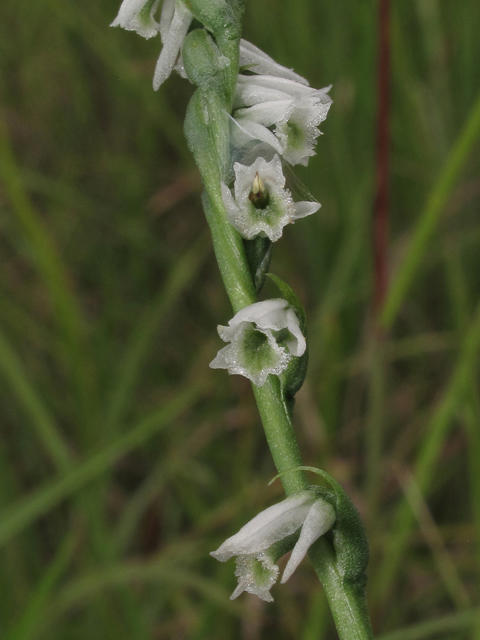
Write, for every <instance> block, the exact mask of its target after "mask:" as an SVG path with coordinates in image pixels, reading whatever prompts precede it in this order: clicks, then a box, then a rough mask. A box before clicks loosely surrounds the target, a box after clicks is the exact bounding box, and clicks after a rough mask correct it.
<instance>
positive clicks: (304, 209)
mask: <svg viewBox="0 0 480 640" xmlns="http://www.w3.org/2000/svg"><path fill="white" fill-rule="evenodd" d="M321 206H322V205H321V204H320V203H319V202H296V203H295V220H299V219H300V218H306V217H307V216H311V215H312V213H315V212H316V211H318V210H319V209H320V207H321Z"/></svg>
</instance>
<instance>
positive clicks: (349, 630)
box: [308, 536, 373, 640]
mask: <svg viewBox="0 0 480 640" xmlns="http://www.w3.org/2000/svg"><path fill="white" fill-rule="evenodd" d="M308 555H309V556H310V560H311V561H312V564H313V566H314V569H315V572H316V574H317V576H318V578H319V580H320V582H321V583H322V586H323V588H324V590H325V594H326V596H327V600H328V604H329V606H330V610H331V612H332V615H333V619H334V621H335V626H336V628H337V632H338V636H339V638H340V640H373V631H372V625H371V623H370V617H369V615H368V609H367V602H366V599H365V594H364V593H363V591H361V590H360V589H358V588H357V587H355V586H354V585H351V584H349V583H348V582H346V581H345V580H343V579H342V577H341V576H340V575H339V573H338V571H337V568H336V562H335V555H334V553H333V549H332V547H331V546H330V543H329V542H328V540H327V539H326V538H325V537H323V536H322V537H321V538H320V539H319V540H317V542H316V543H315V544H314V545H313V546H312V547H311V549H310V551H309V553H308Z"/></svg>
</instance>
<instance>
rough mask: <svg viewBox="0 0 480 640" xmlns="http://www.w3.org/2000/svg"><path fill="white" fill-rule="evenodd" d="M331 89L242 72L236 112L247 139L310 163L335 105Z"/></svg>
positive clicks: (291, 159)
mask: <svg viewBox="0 0 480 640" xmlns="http://www.w3.org/2000/svg"><path fill="white" fill-rule="evenodd" d="M302 80H303V78H302ZM305 82H306V81H305ZM329 90H330V87H324V88H323V89H313V88H312V87H309V86H308V83H307V85H306V84H305V83H301V82H298V81H295V80H292V79H289V78H286V77H276V76H274V75H250V76H246V75H242V74H240V75H239V76H238V81H237V88H236V92H235V100H234V113H233V115H234V118H235V120H236V122H237V124H238V125H239V128H240V130H241V131H243V132H244V133H245V134H246V137H247V139H248V137H250V138H253V139H257V140H261V141H262V142H266V143H267V144H269V145H270V146H271V147H273V148H274V149H275V150H276V151H277V152H278V153H279V154H280V155H282V156H283V157H284V158H285V160H287V162H289V163H290V164H292V165H295V164H303V165H305V166H306V165H307V163H308V159H309V157H310V156H313V155H315V151H314V146H315V143H316V140H317V138H318V136H319V135H320V131H319V129H318V126H319V124H320V123H321V122H323V121H324V120H325V118H326V117H327V113H328V110H329V109H330V105H331V104H332V99H331V98H330V96H329V95H328V91H329Z"/></svg>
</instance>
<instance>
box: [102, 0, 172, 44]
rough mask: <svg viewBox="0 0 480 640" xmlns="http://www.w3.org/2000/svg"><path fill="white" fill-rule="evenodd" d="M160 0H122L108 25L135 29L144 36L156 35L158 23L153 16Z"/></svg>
mask: <svg viewBox="0 0 480 640" xmlns="http://www.w3.org/2000/svg"><path fill="white" fill-rule="evenodd" d="M159 2H160V0H123V2H122V4H121V5H120V9H119V11H118V15H117V17H116V18H115V20H114V21H113V22H112V24H111V25H110V26H111V27H122V28H123V29H126V30H127V31H136V32H137V33H138V34H139V35H141V36H143V37H144V38H147V39H148V38H153V37H154V36H156V35H157V33H158V30H159V27H160V25H159V24H158V22H157V21H156V20H155V18H154V17H153V16H154V15H155V12H156V10H157V8H158V5H159Z"/></svg>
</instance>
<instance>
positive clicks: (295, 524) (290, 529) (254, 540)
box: [210, 491, 315, 562]
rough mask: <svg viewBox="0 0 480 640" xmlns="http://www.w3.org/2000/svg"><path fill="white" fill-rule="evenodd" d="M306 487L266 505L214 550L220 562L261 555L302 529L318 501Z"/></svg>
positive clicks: (213, 552) (212, 554)
mask: <svg viewBox="0 0 480 640" xmlns="http://www.w3.org/2000/svg"><path fill="white" fill-rule="evenodd" d="M314 500H315V498H314V497H313V496H312V494H311V493H310V492H309V491H303V492H302V493H299V494H297V495H295V496H291V497H290V498H286V499H285V500H283V501H282V502H279V503H278V504H274V505H273V506H271V507H269V508H268V509H265V510H264V511H262V512H261V513H259V514H258V515H257V516H255V518H253V520H250V522H248V523H247V524H246V525H245V526H244V527H242V528H241V529H240V531H239V532H238V533H236V534H235V535H233V536H232V537H231V538H228V539H227V540H225V542H224V543H223V544H222V545H220V547H219V548H218V549H217V550H216V551H212V553H211V554H210V555H211V556H213V557H214V558H216V559H217V560H220V562H225V561H226V560H228V559H229V558H231V557H233V556H241V555H252V554H253V555H258V554H259V553H261V552H263V551H265V550H266V549H268V548H269V547H270V546H271V545H272V544H274V543H275V542H278V541H279V540H282V539H283V538H285V537H287V536H289V535H290V534H292V533H294V532H295V531H297V529H299V528H300V527H301V526H302V524H303V522H304V521H305V518H306V517H307V514H308V512H309V511H310V508H311V506H312V504H313V502H314Z"/></svg>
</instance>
